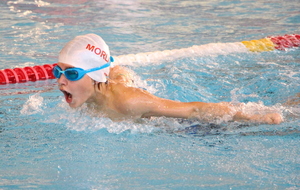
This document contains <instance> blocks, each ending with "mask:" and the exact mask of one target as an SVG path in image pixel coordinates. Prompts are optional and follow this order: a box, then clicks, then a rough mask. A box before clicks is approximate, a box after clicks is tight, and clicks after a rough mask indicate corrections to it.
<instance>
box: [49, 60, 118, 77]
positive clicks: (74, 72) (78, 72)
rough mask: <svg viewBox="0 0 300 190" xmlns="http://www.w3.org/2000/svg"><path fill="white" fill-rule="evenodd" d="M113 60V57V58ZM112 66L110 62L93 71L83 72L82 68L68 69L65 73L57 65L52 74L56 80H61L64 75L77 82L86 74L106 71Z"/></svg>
mask: <svg viewBox="0 0 300 190" xmlns="http://www.w3.org/2000/svg"><path fill="white" fill-rule="evenodd" d="M111 60H113V58H112V57H111ZM110 65H111V62H108V63H106V64H104V65H102V66H101V67H95V68H92V69H87V70H83V69H81V68H77V67H74V68H69V69H66V70H64V71H63V70H62V69H61V68H60V67H59V66H58V65H56V66H55V67H54V68H53V70H52V73H53V75H54V76H55V77H56V78H60V76H61V74H64V75H65V77H66V78H67V79H68V80H70V81H77V80H80V79H81V78H82V77H83V76H84V75H85V74H86V73H90V72H93V71H98V70H101V69H105V68H106V67H109V66H110Z"/></svg>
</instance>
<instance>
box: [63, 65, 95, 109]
mask: <svg viewBox="0 0 300 190" xmlns="http://www.w3.org/2000/svg"><path fill="white" fill-rule="evenodd" d="M57 65H58V66H59V67H60V68H61V69H62V70H66V69H68V68H73V66H72V65H69V64H65V63H58V64H57ZM57 82H58V85H59V89H60V90H61V91H62V92H63V94H64V95H65V100H66V102H67V103H68V104H69V106H70V107H72V108H77V107H80V106H81V105H82V104H83V103H85V102H87V101H88V100H90V99H91V98H93V96H94V94H95V91H94V85H93V84H94V81H93V80H92V79H91V78H90V77H89V76H88V75H84V77H83V78H82V79H80V80H77V81H70V80H68V79H67V78H66V77H65V75H63V74H62V75H61V76H60V78H59V79H57Z"/></svg>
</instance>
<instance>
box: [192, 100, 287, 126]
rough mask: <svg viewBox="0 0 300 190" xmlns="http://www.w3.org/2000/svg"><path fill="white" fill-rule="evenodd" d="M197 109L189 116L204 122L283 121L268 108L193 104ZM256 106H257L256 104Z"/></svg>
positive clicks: (224, 103) (275, 122) (270, 122)
mask: <svg viewBox="0 0 300 190" xmlns="http://www.w3.org/2000/svg"><path fill="white" fill-rule="evenodd" d="M195 104H196V105H197V106H198V109H195V112H194V113H193V114H192V115H191V116H192V117H196V118H199V119H202V120H205V121H213V120H221V121H229V120H232V121H249V122H256V123H268V124H279V123H281V122H282V121H283V118H282V116H281V114H279V113H277V112H276V111H275V110H270V108H268V107H266V106H265V107H264V108H261V107H259V106H257V107H258V108H256V109H257V110H253V108H248V109H247V108H245V107H246V106H245V104H239V105H232V104H231V103H227V102H221V103H195ZM257 105H258V104H257Z"/></svg>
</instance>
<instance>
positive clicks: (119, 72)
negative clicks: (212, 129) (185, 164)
mask: <svg viewBox="0 0 300 190" xmlns="http://www.w3.org/2000/svg"><path fill="white" fill-rule="evenodd" d="M112 62H113V58H112V57H111V56H110V52H109V48H108V46H107V44H106V43H105V42H104V40H103V39H102V38H101V37H100V36H98V35H96V34H87V35H82V36H77V37H75V38H74V39H73V40H71V41H70V42H68V43H67V44H66V45H65V46H64V47H63V49H62V50H61V52H60V54H59V58H58V64H57V66H55V67H54V68H53V74H54V76H55V77H56V78H57V82H58V85H59V89H60V90H61V91H62V92H63V94H64V96H65V100H66V102H67V103H68V104H69V106H70V107H72V108H77V107H80V106H82V105H83V104H84V103H86V104H87V107H88V108H89V110H92V111H93V113H94V115H99V116H100V115H101V116H103V115H104V116H105V117H109V118H110V119H112V120H116V121H119V120H124V119H138V118H150V117H173V118H187V119H189V118H196V119H199V120H201V121H206V122H211V121H214V120H218V119H222V118H229V119H228V120H232V121H249V122H256V123H267V124H279V123H281V122H282V121H283V118H282V116H281V115H280V114H279V113H276V112H269V113H265V114H249V113H246V112H244V111H243V109H241V108H240V105H233V104H231V103H229V102H220V103H204V102H179V101H174V100H169V99H164V98H159V97H157V96H155V95H153V94H150V93H149V92H147V91H146V90H143V89H141V88H135V87H132V76H130V72H128V70H127V69H126V68H124V67H121V66H113V65H112Z"/></svg>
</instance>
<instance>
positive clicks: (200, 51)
mask: <svg viewBox="0 0 300 190" xmlns="http://www.w3.org/2000/svg"><path fill="white" fill-rule="evenodd" d="M299 46H300V35H299V34H286V35H283V36H269V37H266V38H263V39H259V40H250V41H242V42H235V43H210V44H205V45H199V46H196V45H195V46H192V47H189V48H182V49H174V50H165V51H156V52H148V53H138V54H128V55H120V56H117V57H115V64H120V65H134V64H137V63H153V62H161V61H166V60H169V61H170V60H174V59H178V58H181V57H194V56H197V57H199V56H207V55H216V54H229V53H238V52H249V51H250V52H264V51H273V50H282V51H284V50H286V49H287V48H295V47H299ZM55 65H56V63H55V64H46V65H41V66H39V65H37V66H33V67H24V68H14V69H3V70H0V85H5V84H11V83H24V82H27V81H37V80H47V79H54V78H55V77H54V76H53V74H52V69H53V67H54V66H55Z"/></svg>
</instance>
